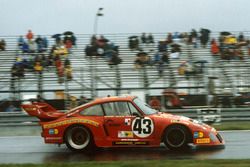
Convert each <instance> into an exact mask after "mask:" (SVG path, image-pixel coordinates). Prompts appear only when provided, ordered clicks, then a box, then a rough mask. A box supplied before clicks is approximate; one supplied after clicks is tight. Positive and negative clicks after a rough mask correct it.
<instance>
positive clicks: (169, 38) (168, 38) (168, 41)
mask: <svg viewBox="0 0 250 167" xmlns="http://www.w3.org/2000/svg"><path fill="white" fill-rule="evenodd" d="M166 42H167V44H171V43H173V36H172V33H168V36H167V39H166Z"/></svg>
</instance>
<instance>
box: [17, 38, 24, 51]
mask: <svg viewBox="0 0 250 167" xmlns="http://www.w3.org/2000/svg"><path fill="white" fill-rule="evenodd" d="M24 42H25V41H24V39H23V36H22V35H21V36H19V38H18V40H17V45H18V47H19V49H22V48H23V44H24Z"/></svg>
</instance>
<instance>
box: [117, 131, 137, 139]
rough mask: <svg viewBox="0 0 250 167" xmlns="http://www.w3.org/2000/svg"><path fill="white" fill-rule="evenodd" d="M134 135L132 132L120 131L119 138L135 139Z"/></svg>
mask: <svg viewBox="0 0 250 167" xmlns="http://www.w3.org/2000/svg"><path fill="white" fill-rule="evenodd" d="M133 137H134V134H133V132H132V131H119V132H118V138H133Z"/></svg>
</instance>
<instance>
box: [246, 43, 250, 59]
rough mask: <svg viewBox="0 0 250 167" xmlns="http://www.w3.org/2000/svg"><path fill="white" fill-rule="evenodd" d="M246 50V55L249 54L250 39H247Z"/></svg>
mask: <svg viewBox="0 0 250 167" xmlns="http://www.w3.org/2000/svg"><path fill="white" fill-rule="evenodd" d="M247 52H248V56H250V40H247Z"/></svg>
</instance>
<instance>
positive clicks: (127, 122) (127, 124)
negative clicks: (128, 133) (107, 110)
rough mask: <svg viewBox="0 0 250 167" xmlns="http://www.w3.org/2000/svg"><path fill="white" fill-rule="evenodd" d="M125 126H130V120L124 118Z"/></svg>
mask: <svg viewBox="0 0 250 167" xmlns="http://www.w3.org/2000/svg"><path fill="white" fill-rule="evenodd" d="M125 125H126V126H130V125H131V119H130V118H125Z"/></svg>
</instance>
